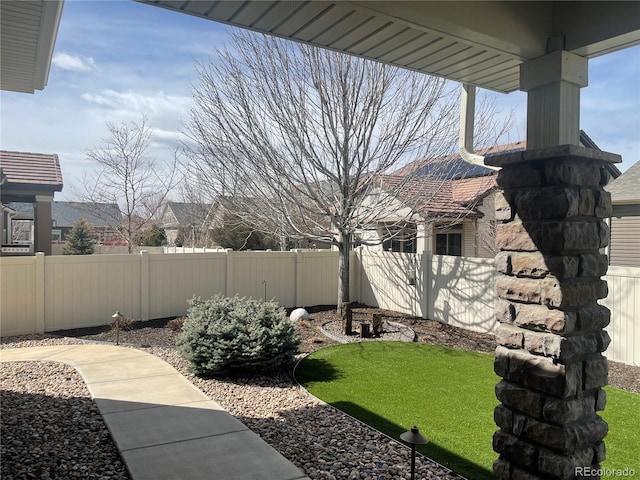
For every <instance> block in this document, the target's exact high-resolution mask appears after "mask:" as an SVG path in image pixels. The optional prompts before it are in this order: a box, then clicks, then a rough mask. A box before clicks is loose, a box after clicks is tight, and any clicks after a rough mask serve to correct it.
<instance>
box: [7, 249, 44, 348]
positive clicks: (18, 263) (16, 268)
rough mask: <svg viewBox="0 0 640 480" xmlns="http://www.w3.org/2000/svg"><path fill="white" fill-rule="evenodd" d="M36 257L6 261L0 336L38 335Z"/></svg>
mask: <svg viewBox="0 0 640 480" xmlns="http://www.w3.org/2000/svg"><path fill="white" fill-rule="evenodd" d="M36 318H37V313H36V257H35V256H30V257H5V258H2V268H0V335H2V336H10V335H21V334H27V333H33V332H36V331H38V326H37V321H36Z"/></svg>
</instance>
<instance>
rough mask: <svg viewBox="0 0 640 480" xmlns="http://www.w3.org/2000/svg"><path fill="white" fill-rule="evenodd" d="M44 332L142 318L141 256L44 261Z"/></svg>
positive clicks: (80, 257) (92, 256)
mask: <svg viewBox="0 0 640 480" xmlns="http://www.w3.org/2000/svg"><path fill="white" fill-rule="evenodd" d="M44 282H45V302H44V303H45V312H46V315H45V331H47V332H50V331H54V330H60V329H67V328H75V327H78V326H83V327H91V326H97V325H104V324H107V323H109V322H110V321H111V315H113V313H114V311H115V310H118V311H120V313H122V315H124V316H125V317H128V318H140V316H141V302H140V283H141V269H140V256H139V255H108V256H107V255H86V256H82V255H78V256H76V255H69V256H52V257H45V274H44Z"/></svg>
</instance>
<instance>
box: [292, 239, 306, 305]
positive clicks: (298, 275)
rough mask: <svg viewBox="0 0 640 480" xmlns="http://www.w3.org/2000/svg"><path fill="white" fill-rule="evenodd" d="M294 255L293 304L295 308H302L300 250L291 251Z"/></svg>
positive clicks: (301, 259)
mask: <svg viewBox="0 0 640 480" xmlns="http://www.w3.org/2000/svg"><path fill="white" fill-rule="evenodd" d="M293 251H294V253H295V254H296V257H295V262H296V269H295V271H296V273H295V275H296V276H295V288H296V294H295V298H294V302H295V306H296V307H304V306H305V305H304V304H303V303H302V292H303V290H302V281H303V278H304V277H303V274H302V261H303V258H302V251H300V249H298V248H296V249H294V250H293Z"/></svg>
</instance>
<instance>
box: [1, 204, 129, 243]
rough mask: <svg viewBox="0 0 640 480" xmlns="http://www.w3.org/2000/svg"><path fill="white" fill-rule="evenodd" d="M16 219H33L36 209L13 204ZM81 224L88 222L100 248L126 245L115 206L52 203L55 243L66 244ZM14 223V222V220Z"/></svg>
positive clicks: (120, 215) (52, 232)
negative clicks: (70, 233)
mask: <svg viewBox="0 0 640 480" xmlns="http://www.w3.org/2000/svg"><path fill="white" fill-rule="evenodd" d="M9 207H10V208H12V209H14V211H16V214H17V215H16V219H20V220H22V221H29V220H32V219H33V206H32V205H31V204H28V203H12V204H10V205H9ZM80 220H84V221H85V222H87V225H89V226H90V227H91V228H92V230H93V233H94V234H95V236H96V240H97V241H98V243H99V244H101V245H124V242H123V240H122V238H121V236H120V235H119V234H118V228H119V227H120V225H121V224H122V213H121V212H120V208H119V207H118V205H117V204H115V203H91V202H52V203H51V223H52V229H51V239H52V243H54V244H59V243H64V242H65V240H66V237H67V235H68V234H69V232H70V231H71V229H72V228H73V226H74V225H75V224H76V223H78V222H79V221H80ZM14 221H15V220H14Z"/></svg>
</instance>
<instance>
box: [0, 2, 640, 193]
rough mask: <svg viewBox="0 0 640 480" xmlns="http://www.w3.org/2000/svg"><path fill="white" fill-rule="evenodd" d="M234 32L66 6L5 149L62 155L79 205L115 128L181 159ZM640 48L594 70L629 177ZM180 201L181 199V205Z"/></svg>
mask: <svg viewBox="0 0 640 480" xmlns="http://www.w3.org/2000/svg"><path fill="white" fill-rule="evenodd" d="M230 30H231V27H228V26H225V25H223V24H220V23H216V22H212V21H207V20H203V19H200V18H197V17H193V16H189V15H185V14H178V13H175V12H171V11H168V10H165V9H162V8H158V7H152V6H149V5H144V4H141V3H137V2H133V1H129V0H110V1H101V0H91V1H87V0H82V1H81V0H66V1H65V5H64V10H63V14H62V20H61V22H60V28H59V32H58V38H57V41H56V45H55V50H54V55H53V62H52V66H51V71H50V74H49V81H48V84H47V86H46V87H45V89H44V90H43V91H37V92H36V93H35V94H34V95H29V94H23V93H14V92H5V91H2V92H0V148H1V149H3V150H17V151H25V152H37V153H56V154H58V156H59V158H60V163H61V168H62V174H63V178H64V184H65V187H64V189H63V191H62V192H61V193H59V194H56V200H73V199H74V198H77V195H76V192H77V191H78V190H81V188H82V187H81V181H80V179H81V177H82V175H83V174H84V173H91V172H92V171H94V170H95V165H94V164H93V163H92V162H91V161H90V160H89V159H87V157H86V155H85V152H86V151H87V150H88V149H90V148H92V147H93V146H95V145H98V144H99V143H100V142H101V141H102V140H104V139H105V138H106V137H107V135H108V132H107V128H106V122H107V121H111V122H113V123H116V124H119V123H121V122H130V121H136V122H139V121H140V119H141V117H142V115H146V116H147V117H148V120H149V124H150V126H151V127H152V129H153V136H152V146H151V153H152V154H153V155H155V156H156V157H158V158H166V157H167V156H170V155H171V153H170V152H171V150H172V149H173V148H174V147H175V146H176V145H177V142H178V140H179V139H180V137H181V131H183V130H184V125H185V124H186V123H187V122H188V119H189V109H190V108H191V105H192V101H191V94H192V90H193V86H194V85H195V84H196V75H195V64H196V62H207V61H208V59H209V58H210V57H211V56H212V55H213V54H214V49H215V48H217V47H221V46H223V45H224V44H225V42H227V41H228V39H229V32H230ZM639 79H640V46H638V47H633V48H630V49H627V50H624V51H622V52H616V53H614V54H610V55H606V56H603V57H599V58H596V59H593V60H590V62H589V86H588V87H586V88H583V89H582V91H581V118H580V126H581V128H582V129H583V130H585V131H586V132H587V134H588V135H589V136H590V137H591V138H592V139H593V140H594V141H595V142H596V143H597V144H598V146H599V147H600V148H601V149H602V150H605V151H608V152H613V153H618V154H620V155H622V158H623V162H622V164H620V165H618V166H619V168H620V169H621V170H623V171H624V170H625V169H626V168H628V167H629V166H630V165H633V164H634V163H635V162H636V161H638V160H640V80H639ZM491 95H495V97H496V101H497V104H498V107H499V108H501V109H502V111H503V112H509V111H511V110H512V109H513V111H514V112H515V123H514V127H513V129H512V130H511V132H510V133H509V136H508V138H505V139H504V141H505V143H506V142H507V141H509V142H511V141H517V140H521V139H524V138H525V134H526V127H525V112H526V95H525V94H524V93H522V92H514V93H511V94H508V95H504V94H498V93H491ZM174 200H177V198H174Z"/></svg>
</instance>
